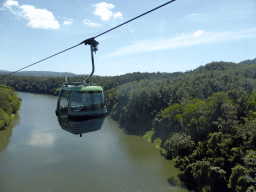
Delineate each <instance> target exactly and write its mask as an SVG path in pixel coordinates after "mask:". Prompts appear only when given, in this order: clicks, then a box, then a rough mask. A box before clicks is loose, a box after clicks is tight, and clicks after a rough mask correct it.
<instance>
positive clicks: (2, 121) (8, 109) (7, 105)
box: [0, 84, 21, 131]
mask: <svg viewBox="0 0 256 192" xmlns="http://www.w3.org/2000/svg"><path fill="white" fill-rule="evenodd" d="M20 105H21V102H20V100H19V95H18V93H17V92H15V90H14V89H13V88H11V87H9V86H6V85H2V84H0V131H1V130H3V129H5V128H6V127H7V126H8V125H9V124H10V122H11V121H12V119H13V118H14V116H15V114H16V113H17V112H18V111H19V110H20Z"/></svg>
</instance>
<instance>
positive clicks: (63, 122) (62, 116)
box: [58, 90, 72, 130]
mask: <svg viewBox="0 0 256 192" xmlns="http://www.w3.org/2000/svg"><path fill="white" fill-rule="evenodd" d="M71 93H72V90H61V93H60V96H59V101H58V113H59V114H58V119H59V123H60V126H61V127H62V128H63V129H66V130H70V129H71V127H70V124H69V121H68V106H69V100H70V96H71Z"/></svg>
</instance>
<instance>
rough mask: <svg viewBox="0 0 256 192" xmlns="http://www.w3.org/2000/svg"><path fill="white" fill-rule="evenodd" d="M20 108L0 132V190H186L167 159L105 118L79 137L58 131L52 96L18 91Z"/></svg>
mask: <svg viewBox="0 0 256 192" xmlns="http://www.w3.org/2000/svg"><path fill="white" fill-rule="evenodd" d="M19 95H20V97H21V98H22V106H21V110H20V111H19V113H18V115H16V116H15V118H14V120H13V121H12V123H11V125H10V126H9V127H8V128H7V129H6V130H3V131H0V191H1V192H16V191H17V192H30V191H31V192H37V191H38V192H52V191H53V192H55V191H61V192H65V191H68V192H69V191H75V192H76V191H89V192H90V191H92V192H94V191H96V192H97V191H100V192H101V191H104V192H107V191H118V192H119V191H131V192H134V191H141V192H142V191H143V192H144V191H145V192H146V191H147V192H151V191H152V192H153V191H155V192H158V191H179V192H181V191H182V192H183V191H187V190H186V189H184V188H182V187H181V186H180V185H181V184H180V181H179V179H178V177H177V175H178V170H177V169H176V168H174V164H173V163H172V162H171V161H167V160H166V159H165V158H164V157H163V156H160V153H159V151H158V150H157V149H156V148H154V146H153V145H152V144H151V143H149V142H147V141H146V140H144V139H143V138H141V137H138V136H129V135H126V134H125V133H123V130H121V129H120V128H118V124H117V123H116V122H115V121H113V120H112V119H111V118H109V117H107V118H106V119H105V121H104V124H103V127H102V129H101V130H99V131H97V132H91V133H87V134H83V137H81V138H80V137H79V136H78V135H73V134H71V133H68V132H66V131H64V130H62V129H61V128H60V126H59V124H58V121H57V118H56V116H55V113H54V111H55V108H56V101H57V97H55V96H49V95H40V94H31V93H23V92H19Z"/></svg>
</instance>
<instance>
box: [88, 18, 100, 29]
mask: <svg viewBox="0 0 256 192" xmlns="http://www.w3.org/2000/svg"><path fill="white" fill-rule="evenodd" d="M84 24H85V25H87V26H89V27H101V26H102V25H101V24H98V23H93V22H91V21H90V20H87V19H85V20H84Z"/></svg>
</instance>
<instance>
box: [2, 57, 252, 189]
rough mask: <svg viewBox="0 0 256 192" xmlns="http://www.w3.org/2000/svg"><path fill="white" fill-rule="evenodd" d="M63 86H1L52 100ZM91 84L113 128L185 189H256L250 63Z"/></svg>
mask: <svg viewBox="0 0 256 192" xmlns="http://www.w3.org/2000/svg"><path fill="white" fill-rule="evenodd" d="M82 80H83V79H82V78H77V77H72V78H70V81H82ZM63 81H64V78H63V77H24V76H9V77H6V78H5V79H4V80H3V81H2V82H1V83H4V84H6V85H8V86H11V87H12V88H14V89H15V90H16V91H25V92H32V93H42V94H52V95H58V90H59V89H58V88H60V86H61V84H62V83H63ZM92 82H94V83H97V84H98V85H101V86H102V87H103V89H104V94H105V100H106V105H107V110H108V113H109V115H110V116H111V117H112V118H113V119H114V120H116V121H118V122H119V124H120V128H122V129H123V130H124V131H125V132H126V133H127V134H133V135H138V136H142V137H144V138H145V139H147V140H148V141H149V142H152V143H153V144H154V145H155V146H156V147H157V148H159V150H160V153H161V154H162V155H164V156H166V158H167V159H170V160H171V161H173V162H174V163H175V166H176V167H177V168H179V170H180V175H179V176H180V179H181V180H182V181H183V183H184V185H185V186H186V187H187V188H188V189H189V190H194V191H204V192H210V191H218V190H220V191H231V192H235V191H237V192H252V191H256V59H254V60H247V61H243V62H240V63H238V64H236V63H231V62H223V61H221V62H212V63H208V64H206V65H205V66H200V67H199V68H197V69H195V70H193V71H192V70H191V71H187V72H185V73H182V72H177V73H159V72H157V73H139V72H137V73H132V74H126V75H121V76H115V77H99V76H97V77H93V78H92ZM15 106H16V105H15ZM17 107H18V108H19V106H18V105H17ZM18 108H15V109H13V110H12V111H11V112H16V111H17V109H18ZM6 113H7V112H6Z"/></svg>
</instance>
